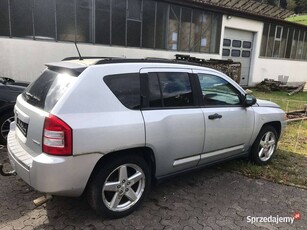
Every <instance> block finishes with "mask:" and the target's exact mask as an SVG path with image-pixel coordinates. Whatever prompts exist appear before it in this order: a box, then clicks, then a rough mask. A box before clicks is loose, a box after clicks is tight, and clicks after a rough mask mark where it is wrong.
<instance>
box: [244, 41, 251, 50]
mask: <svg viewBox="0 0 307 230" xmlns="http://www.w3.org/2000/svg"><path fill="white" fill-rule="evenodd" d="M243 48H244V49H251V48H252V43H251V42H246V41H244V42H243Z"/></svg>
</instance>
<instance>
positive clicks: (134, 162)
mask: <svg viewBox="0 0 307 230" xmlns="http://www.w3.org/2000/svg"><path fill="white" fill-rule="evenodd" d="M149 186H150V168H149V166H148V164H147V162H146V161H145V160H144V159H143V158H141V157H140V156H135V155H127V156H125V155H120V156H115V157H114V158H112V159H111V160H109V161H107V162H104V164H102V165H101V169H100V171H99V172H98V173H97V174H96V175H95V176H94V178H93V179H92V181H91V184H90V187H89V191H88V200H89V204H90V205H91V206H92V208H93V209H94V210H95V211H96V212H97V213H98V214H99V215H102V216H106V217H110V218H120V217H123V216H126V215H128V214H130V213H132V212H133V211H134V210H135V209H137V208H138V207H139V205H140V204H141V203H142V201H143V199H144V196H145V195H146V194H147V192H148V191H149Z"/></svg>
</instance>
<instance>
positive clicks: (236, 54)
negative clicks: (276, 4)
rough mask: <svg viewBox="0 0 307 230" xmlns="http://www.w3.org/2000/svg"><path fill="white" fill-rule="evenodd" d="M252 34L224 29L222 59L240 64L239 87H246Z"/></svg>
mask: <svg viewBox="0 0 307 230" xmlns="http://www.w3.org/2000/svg"><path fill="white" fill-rule="evenodd" d="M253 38H254V34H253V32H250V31H243V30H235V29H229V28H226V29H225V35H224V40H223V59H232V60H234V61H237V62H241V65H242V69H241V79H240V85H243V86H246V85H248V80H249V72H250V64H251V57H252V47H253Z"/></svg>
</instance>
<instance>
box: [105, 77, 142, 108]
mask: <svg viewBox="0 0 307 230" xmlns="http://www.w3.org/2000/svg"><path fill="white" fill-rule="evenodd" d="M104 81H105V83H106V84H107V86H108V87H109V88H110V89H111V91H112V92H113V93H114V95H115V96H116V97H117V98H118V100H119V101H120V102H121V103H122V104H123V105H124V106H126V107H127V108H129V109H139V108H140V107H141V93H140V91H141V90H140V75H139V73H126V74H116V75H109V76H106V77H104Z"/></svg>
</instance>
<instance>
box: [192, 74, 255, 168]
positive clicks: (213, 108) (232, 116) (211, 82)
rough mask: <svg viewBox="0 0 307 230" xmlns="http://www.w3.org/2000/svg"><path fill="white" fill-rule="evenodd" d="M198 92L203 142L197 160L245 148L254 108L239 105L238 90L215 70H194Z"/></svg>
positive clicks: (203, 161)
mask: <svg viewBox="0 0 307 230" xmlns="http://www.w3.org/2000/svg"><path fill="white" fill-rule="evenodd" d="M194 72H195V73H196V75H197V79H198V82H199V85H200V88H201V92H202V99H203V102H202V104H203V107H202V111H203V114H204V119H205V142H204V147H203V154H201V160H200V162H199V164H206V163H211V162H214V161H218V160H220V159H226V158H230V157H233V156H236V155H242V154H244V153H246V152H247V151H248V145H249V141H250V138H251V135H252V132H253V128H254V112H253V109H252V108H251V107H245V106H243V99H242V98H243V97H242V92H240V90H239V89H237V88H236V87H235V86H234V85H233V83H232V81H231V80H229V79H227V78H226V77H224V76H223V75H219V74H218V73H216V72H210V71H208V72H205V71H194Z"/></svg>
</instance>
